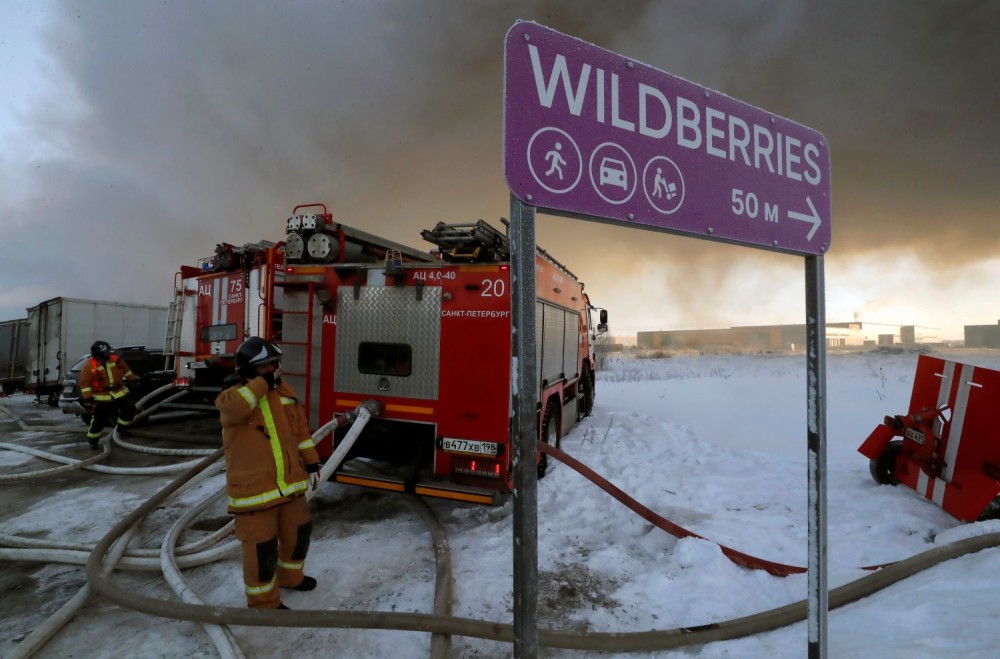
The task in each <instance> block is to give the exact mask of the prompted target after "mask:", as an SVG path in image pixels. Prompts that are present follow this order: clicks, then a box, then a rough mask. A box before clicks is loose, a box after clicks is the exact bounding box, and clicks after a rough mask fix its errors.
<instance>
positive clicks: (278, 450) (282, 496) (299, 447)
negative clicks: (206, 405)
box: [215, 377, 319, 513]
mask: <svg viewBox="0 0 1000 659" xmlns="http://www.w3.org/2000/svg"><path fill="white" fill-rule="evenodd" d="M215 406H216V407H218V408H219V412H220V417H221V420H222V447H223V449H224V451H225V454H226V489H227V490H228V494H229V512H231V513H238V512H244V511H248V510H258V509H261V508H269V507H271V506H275V505H278V504H280V503H284V502H285V501H288V500H289V499H290V498H291V497H293V496H296V495H298V494H300V493H302V492H305V491H306V488H307V487H308V486H309V474H308V473H307V472H306V469H305V465H307V464H316V463H318V462H319V455H318V454H317V453H316V449H315V447H314V445H313V441H312V437H311V435H310V432H309V423H308V422H307V421H306V414H305V410H304V409H302V406H301V405H299V402H298V398H297V396H296V393H295V389H293V388H292V386H291V385H289V384H287V383H285V382H282V383H281V384H280V385H278V386H277V388H275V389H273V390H269V389H268V385H267V381H266V380H264V378H260V377H258V378H254V379H253V380H250V381H249V382H247V383H246V384H240V385H235V386H232V387H230V388H229V389H226V390H225V391H223V392H222V393H221V394H219V396H218V398H216V399H215Z"/></svg>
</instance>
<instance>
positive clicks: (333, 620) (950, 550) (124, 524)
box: [87, 457, 1000, 652]
mask: <svg viewBox="0 0 1000 659" xmlns="http://www.w3.org/2000/svg"><path fill="white" fill-rule="evenodd" d="M211 461H212V458H211V457H209V458H206V459H205V460H204V461H202V463H200V464H199V465H196V466H194V467H192V468H191V469H190V470H188V472H186V473H185V474H183V475H181V476H180V477H178V478H177V479H175V480H174V481H173V482H171V483H170V484H169V485H167V486H166V487H165V488H163V489H162V490H160V491H159V492H158V493H156V494H155V495H154V496H153V497H151V498H150V499H149V500H148V501H146V502H145V503H143V504H142V505H141V506H140V507H139V508H137V509H136V510H135V511H133V512H132V513H131V514H129V515H128V516H127V517H126V518H125V519H123V520H121V521H120V522H119V523H118V524H117V525H116V526H115V527H114V528H113V529H112V530H111V531H110V532H108V534H107V535H105V536H104V538H102V539H101V540H100V541H99V542H98V544H97V546H96V547H95V548H94V552H93V553H92V554H91V555H90V558H89V560H88V561H87V579H88V581H89V582H90V585H91V587H92V588H93V589H94V592H96V593H98V594H99V595H101V596H103V597H106V598H108V599H109V600H111V601H112V602H115V603H117V604H119V605H121V606H123V607H126V608H129V609H133V610H136V611H140V612H142V613H147V614H150V615H155V616H159V617H165V618H171V619H175V620H189V621H193V622H208V623H221V624H229V625H248V626H273V627H313V628H351V629H393V630H399V631H415V632H428V633H437V634H445V635H455V636H469V637H475V638H481V639H486V640H493V641H503V642H508V643H510V642H512V641H513V625H510V624H507V623H500V622H491V621H485V620H476V619H471V618H461V617H456V616H441V615H434V614H426V613H397V612H387V611H338V610H326V611H320V610H298V609H297V610H294V611H262V610H256V609H243V608H235V607H221V606H204V605H195V604H187V603H177V602H173V601H168V600H161V599H156V598H153V597H147V596H143V595H137V594H135V593H132V592H129V591H127V590H125V589H124V588H122V587H120V586H118V585H117V584H115V583H114V581H113V580H112V579H111V575H102V574H101V562H102V558H103V556H104V555H105V554H106V553H107V552H108V550H109V548H110V547H111V545H112V544H113V543H114V542H115V541H116V540H117V539H118V538H119V537H120V536H121V535H122V534H123V533H124V532H125V531H126V530H127V529H128V528H129V527H130V526H131V525H132V524H134V523H135V522H137V521H139V520H141V519H142V518H143V517H145V516H146V515H147V514H149V513H150V512H152V511H153V510H154V509H155V508H156V507H157V506H159V505H160V504H161V503H162V502H163V501H164V500H165V499H166V498H167V497H168V496H170V495H171V494H172V493H173V492H174V491H176V490H177V489H178V488H179V487H180V486H181V485H182V484H183V482H184V481H185V480H186V479H188V478H191V477H192V476H194V475H195V474H197V473H198V472H199V471H201V470H203V469H206V468H207V467H208V466H209V465H210V464H211ZM996 546H1000V533H991V534H987V535H982V536H977V537H973V538H967V539H965V540H961V541H959V542H955V543H953V544H950V545H946V546H944V547H937V548H935V549H931V550H929V551H926V552H923V553H921V554H917V555H916V556H912V557H910V558H907V559H904V560H902V561H899V562H897V563H894V564H892V565H890V566H889V567H886V568H883V569H881V570H879V571H877V572H875V573H873V574H870V575H867V576H865V577H862V578H861V579H858V580H856V581H853V582H851V583H848V584H845V585H843V586H840V587H838V588H835V589H833V590H831V591H830V593H829V603H830V608H837V607H841V606H844V605H845V604H849V603H851V602H855V601H857V600H859V599H861V598H863V597H867V596H868V595H871V594H872V593H875V592H877V591H879V590H881V589H883V588H886V587H887V586H889V585H891V584H894V583H896V582H898V581H901V580H902V579H905V578H907V577H910V576H912V575H914V574H916V573H918V572H920V571H923V570H926V569H928V568H930V567H933V566H934V565H937V564H939V563H941V562H943V561H946V560H950V559H952V558H957V557H959V556H964V555H966V554H970V553H974V552H977V551H981V550H983V549H989V548H992V547H996ZM805 617H806V601H805V600H800V601H798V602H794V603H792V604H788V605H785V606H782V607H778V608H775V609H771V610H769V611H764V612H762V613H757V614H754V615H750V616H744V617H740V618H734V619H731V620H727V621H723V622H718V623H712V624H708V625H700V626H696V627H679V628H675V629H667V630H657V631H645V632H580V631H561V630H551V629H540V630H539V632H538V640H539V643H540V644H541V645H544V646H547V647H553V648H564V649H575V650H596V651H605V652H611V651H617V652H638V651H655V650H667V649H674V648H679V647H684V646H689V645H703V644H705V643H711V642H715V641H723V640H731V639H735V638H740V637H743V636H749V635H753V634H758V633H761V632H765V631H770V630H773V629H777V628H779V627H784V626H786V625H789V624H792V623H794V622H799V621H801V620H804V619H805Z"/></svg>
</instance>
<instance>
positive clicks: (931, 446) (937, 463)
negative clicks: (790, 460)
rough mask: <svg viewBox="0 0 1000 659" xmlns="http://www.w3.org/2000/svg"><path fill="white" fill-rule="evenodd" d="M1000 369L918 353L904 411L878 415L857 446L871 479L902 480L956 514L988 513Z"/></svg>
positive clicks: (998, 459) (999, 479)
mask: <svg viewBox="0 0 1000 659" xmlns="http://www.w3.org/2000/svg"><path fill="white" fill-rule="evenodd" d="M998 409H1000V372H997V371H993V370H990V369H987V368H982V367H978V366H972V365H971V364H961V363H958V362H952V361H946V360H943V359H938V358H935V357H928V356H926V355H921V356H920V358H919V359H918V360H917V372H916V376H915V377H914V380H913V394H912V396H911V398H910V408H909V411H908V413H907V414H906V415H896V416H887V417H885V421H884V423H882V424H880V425H879V426H878V427H877V428H876V429H875V430H874V432H872V434H871V435H870V436H869V437H868V439H867V440H865V442H864V443H863V444H862V445H861V446H860V447H859V448H858V451H859V452H860V453H861V454H862V455H864V456H866V457H868V458H870V459H871V463H870V469H871V474H872V477H873V478H874V479H875V480H876V482H878V483H882V484H891V485H896V484H897V483H903V484H904V485H907V486H909V487H911V488H913V489H914V490H916V491H917V493H918V494H920V495H921V496H924V497H926V498H927V499H930V500H931V501H933V502H934V503H936V504H937V505H939V506H941V507H942V508H943V509H944V510H946V511H947V512H949V513H951V514H952V515H954V516H955V517H957V518H958V519H961V520H964V521H974V520H976V519H978V518H980V517H982V516H984V515H992V514H994V513H995V511H996V509H997V506H996V505H995V504H994V503H993V502H994V500H995V499H996V498H997V496H998V495H1000V435H998V432H997V430H996V425H995V420H994V418H995V416H996V411H997V410H998Z"/></svg>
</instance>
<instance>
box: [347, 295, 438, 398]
mask: <svg viewBox="0 0 1000 659" xmlns="http://www.w3.org/2000/svg"><path fill="white" fill-rule="evenodd" d="M364 341H372V342H381V343H406V344H408V345H409V346H410V347H411V349H412V350H413V368H412V370H411V372H410V375H409V376H407V377H400V376H393V375H372V374H369V373H361V372H360V371H359V370H358V347H359V346H360V345H361V343H362V342H364ZM440 353H441V288H440V287H438V286H427V287H424V289H423V295H422V299H421V300H419V301H418V300H417V289H416V288H415V287H412V286H406V287H399V288H397V287H388V286H362V287H361V289H360V295H359V297H358V299H357V300H355V299H354V289H353V288H348V287H344V288H340V289H338V291H337V350H336V363H335V364H334V388H335V389H336V390H337V391H342V392H345V393H357V394H366V395H367V394H370V395H377V394H383V395H389V396H402V397H405V398H423V399H430V400H434V399H436V398H437V395H438V368H439V364H440V361H441V360H440ZM380 383H381V384H382V385H383V386H384V385H385V384H386V383H388V387H389V388H388V390H385V389H379V385H380Z"/></svg>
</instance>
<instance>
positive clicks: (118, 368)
mask: <svg viewBox="0 0 1000 659" xmlns="http://www.w3.org/2000/svg"><path fill="white" fill-rule="evenodd" d="M130 378H131V379H130ZM137 379H138V378H136V377H135V375H133V374H132V369H130V368H129V367H128V364H126V363H125V360H124V359H121V358H120V357H118V355H111V357H110V358H109V359H108V361H106V362H102V361H100V360H98V359H95V358H94V357H91V358H90V359H88V360H87V361H85V362H84V363H83V371H82V372H81V373H80V395H81V396H83V397H84V398H93V399H94V400H96V401H98V402H101V403H104V402H108V401H112V400H118V399H119V398H123V397H124V396H125V395H126V394H127V393H128V387H127V386H126V381H129V382H133V381H135V380H137Z"/></svg>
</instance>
